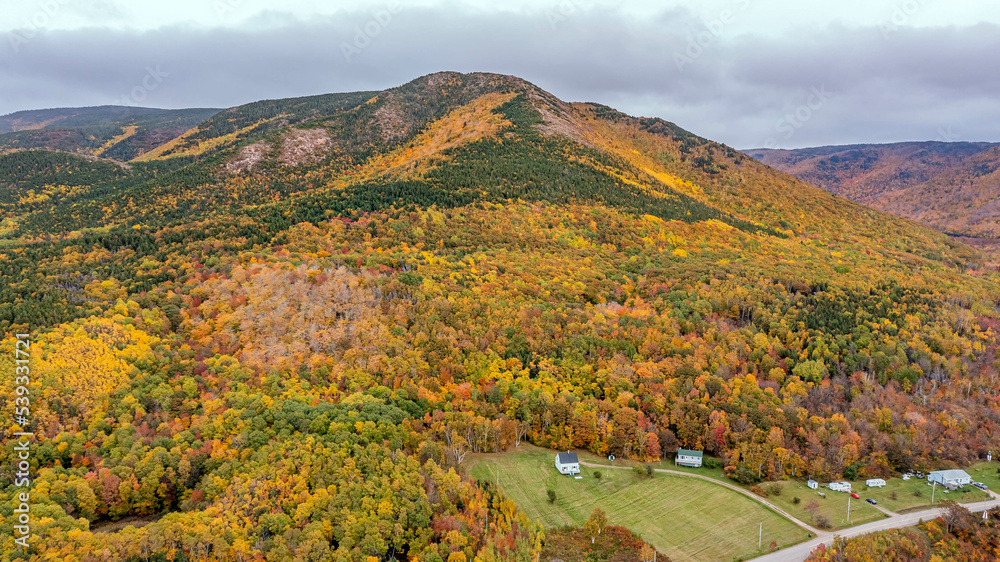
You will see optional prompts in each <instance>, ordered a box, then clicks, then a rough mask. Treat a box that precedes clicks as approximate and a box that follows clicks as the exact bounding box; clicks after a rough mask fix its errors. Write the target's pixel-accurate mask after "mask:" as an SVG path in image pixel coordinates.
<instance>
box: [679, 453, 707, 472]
mask: <svg viewBox="0 0 1000 562" xmlns="http://www.w3.org/2000/svg"><path fill="white" fill-rule="evenodd" d="M704 455H705V453H704V452H703V451H691V450H688V449H677V456H676V457H675V458H674V464H675V465H680V466H689V467H691V468H700V467H701V460H702V457H703V456H704Z"/></svg>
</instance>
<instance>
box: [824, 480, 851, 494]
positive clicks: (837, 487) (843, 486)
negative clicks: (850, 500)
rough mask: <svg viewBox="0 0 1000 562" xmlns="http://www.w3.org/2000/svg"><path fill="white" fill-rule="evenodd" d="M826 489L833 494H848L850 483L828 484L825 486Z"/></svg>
mask: <svg viewBox="0 0 1000 562" xmlns="http://www.w3.org/2000/svg"><path fill="white" fill-rule="evenodd" d="M827 488H830V489H831V490H833V491H834V492H850V491H851V483H850V482H830V485H829V486H827Z"/></svg>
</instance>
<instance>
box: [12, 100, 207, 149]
mask: <svg viewBox="0 0 1000 562" xmlns="http://www.w3.org/2000/svg"><path fill="white" fill-rule="evenodd" d="M218 112H219V110H218V109H183V110H166V109H150V108H143V107H124V106H100V107H79V108H65V109H43V110H34V111H20V112H17V113H12V114H10V115H5V116H2V117H0V154H3V153H6V152H11V151H14V150H33V149H44V150H54V151H61V152H72V153H76V154H85V155H90V156H100V157H104V158H111V159H115V160H120V161H126V160H131V159H133V158H136V157H137V156H140V155H142V154H144V153H146V152H149V151H151V150H153V149H155V148H156V147H158V146H160V145H162V144H165V143H167V142H169V141H171V140H173V139H174V138H176V137H178V136H180V135H181V134H183V133H184V132H186V131H187V130H189V129H190V128H191V127H194V126H195V125H197V124H198V123H201V122H202V121H204V120H205V119H208V118H210V117H211V116H212V115H215V114H216V113H218Z"/></svg>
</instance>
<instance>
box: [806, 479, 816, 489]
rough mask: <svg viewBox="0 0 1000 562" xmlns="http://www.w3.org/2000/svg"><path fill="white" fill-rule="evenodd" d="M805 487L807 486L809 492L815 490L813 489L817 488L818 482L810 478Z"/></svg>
mask: <svg viewBox="0 0 1000 562" xmlns="http://www.w3.org/2000/svg"><path fill="white" fill-rule="evenodd" d="M806 486H809V489H810V490H815V489H817V488H819V482H817V481H815V480H813V479H812V478H810V479H809V481H808V482H806Z"/></svg>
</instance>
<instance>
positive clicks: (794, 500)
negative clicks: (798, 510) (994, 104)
mask: <svg viewBox="0 0 1000 562" xmlns="http://www.w3.org/2000/svg"><path fill="white" fill-rule="evenodd" d="M792 503H794V504H795V505H799V504H800V503H802V500H801V499H799V497H798V496H795V497H794V498H792Z"/></svg>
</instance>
